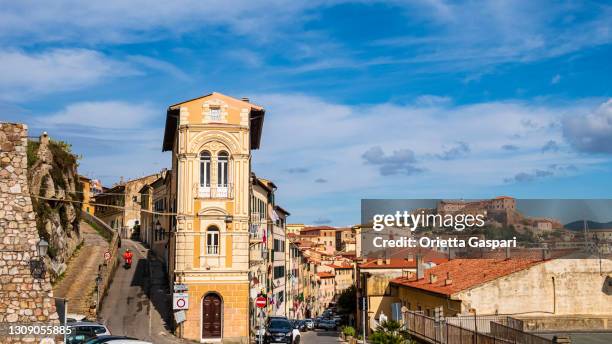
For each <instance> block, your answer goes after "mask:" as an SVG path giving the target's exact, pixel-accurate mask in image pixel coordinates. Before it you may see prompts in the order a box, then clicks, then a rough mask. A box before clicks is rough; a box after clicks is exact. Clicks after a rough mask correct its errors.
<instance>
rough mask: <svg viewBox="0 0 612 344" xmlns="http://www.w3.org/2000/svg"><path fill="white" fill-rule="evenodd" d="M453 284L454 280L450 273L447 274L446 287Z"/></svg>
mask: <svg viewBox="0 0 612 344" xmlns="http://www.w3.org/2000/svg"><path fill="white" fill-rule="evenodd" d="M451 284H453V280H452V279H451V277H450V272H447V273H446V279H445V280H444V285H451Z"/></svg>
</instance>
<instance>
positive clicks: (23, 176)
mask: <svg viewBox="0 0 612 344" xmlns="http://www.w3.org/2000/svg"><path fill="white" fill-rule="evenodd" d="M27 130H28V129H27V126H26V125H25V124H15V123H0V149H1V150H0V323H33V322H36V323H45V324H48V323H52V322H56V321H57V319H58V316H57V313H56V311H55V305H54V301H53V294H52V290H51V284H50V282H49V277H48V275H46V276H45V277H44V278H35V277H33V274H32V272H31V270H30V263H31V261H32V260H37V259H38V253H37V250H36V244H37V243H38V241H39V240H40V238H39V236H38V231H37V229H36V218H35V213H34V211H33V209H32V200H31V199H30V196H29V188H28V179H27V166H28V162H27V154H26V149H27V144H28V142H27ZM0 342H2V343H6V342H11V341H7V340H6V338H0ZM13 342H18V341H13Z"/></svg>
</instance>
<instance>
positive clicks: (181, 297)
mask: <svg viewBox="0 0 612 344" xmlns="http://www.w3.org/2000/svg"><path fill="white" fill-rule="evenodd" d="M172 300H173V301H172V308H173V309H174V310H181V309H188V308H189V294H187V293H174V294H172Z"/></svg>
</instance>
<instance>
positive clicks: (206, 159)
mask: <svg viewBox="0 0 612 344" xmlns="http://www.w3.org/2000/svg"><path fill="white" fill-rule="evenodd" d="M200 187H203V188H209V187H210V153H209V152H207V151H203V152H202V153H200Z"/></svg>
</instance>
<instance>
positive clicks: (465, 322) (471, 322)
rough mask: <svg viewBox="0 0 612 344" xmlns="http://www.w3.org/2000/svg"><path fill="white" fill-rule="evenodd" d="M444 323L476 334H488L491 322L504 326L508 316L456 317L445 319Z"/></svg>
mask: <svg viewBox="0 0 612 344" xmlns="http://www.w3.org/2000/svg"><path fill="white" fill-rule="evenodd" d="M444 321H446V322H447V323H449V324H452V325H455V326H459V327H463V328H465V329H469V330H473V331H476V332H482V333H490V332H491V326H490V324H491V322H492V321H495V322H497V323H500V324H504V325H506V324H507V323H508V316H505V315H477V316H470V315H464V316H456V317H445V318H444Z"/></svg>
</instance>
